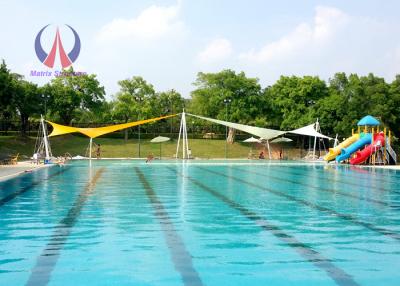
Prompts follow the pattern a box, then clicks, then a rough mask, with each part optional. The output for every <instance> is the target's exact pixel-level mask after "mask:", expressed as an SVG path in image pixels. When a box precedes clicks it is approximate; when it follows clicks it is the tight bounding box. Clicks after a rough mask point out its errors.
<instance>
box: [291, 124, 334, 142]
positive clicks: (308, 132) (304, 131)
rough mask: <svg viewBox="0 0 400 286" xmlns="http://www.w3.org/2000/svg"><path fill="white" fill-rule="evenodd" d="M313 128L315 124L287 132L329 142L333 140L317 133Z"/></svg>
mask: <svg viewBox="0 0 400 286" xmlns="http://www.w3.org/2000/svg"><path fill="white" fill-rule="evenodd" d="M314 126H315V123H313V124H310V125H307V126H304V127H301V128H298V129H295V130H292V131H288V132H289V133H293V134H298V135H305V136H311V137H319V138H325V139H329V140H331V139H333V138H331V137H328V136H325V135H324V134H321V133H319V132H317V131H316V130H315V128H314Z"/></svg>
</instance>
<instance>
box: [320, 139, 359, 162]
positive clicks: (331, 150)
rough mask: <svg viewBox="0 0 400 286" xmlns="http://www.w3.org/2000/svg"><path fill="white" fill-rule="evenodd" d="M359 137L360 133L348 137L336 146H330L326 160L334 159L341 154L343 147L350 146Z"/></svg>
mask: <svg viewBox="0 0 400 286" xmlns="http://www.w3.org/2000/svg"><path fill="white" fill-rule="evenodd" d="M358 139H360V134H358V133H357V134H354V135H353V136H351V137H349V138H347V139H346V140H344V141H343V142H342V143H340V144H339V145H337V146H336V147H335V148H329V153H328V154H326V155H325V157H324V160H325V161H328V162H329V161H332V160H334V159H335V158H336V156H337V155H339V154H340V152H341V150H342V149H343V148H346V147H347V146H350V145H351V144H353V143H354V142H356V141H357V140H358Z"/></svg>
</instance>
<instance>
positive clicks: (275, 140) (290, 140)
mask: <svg viewBox="0 0 400 286" xmlns="http://www.w3.org/2000/svg"><path fill="white" fill-rule="evenodd" d="M292 141H293V140H292V139H290V138H286V137H278V138H276V139H274V140H272V141H271V143H286V142H292Z"/></svg>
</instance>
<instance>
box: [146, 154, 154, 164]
mask: <svg viewBox="0 0 400 286" xmlns="http://www.w3.org/2000/svg"><path fill="white" fill-rule="evenodd" d="M153 159H154V156H153V154H149V155H148V156H147V159H146V163H150V162H151V161H153Z"/></svg>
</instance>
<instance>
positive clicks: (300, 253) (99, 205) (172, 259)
mask: <svg viewBox="0 0 400 286" xmlns="http://www.w3.org/2000/svg"><path fill="white" fill-rule="evenodd" d="M0 189H1V191H0V285H210V286H211V285H230V286H234V285H374V286H375V285H386V286H388V285H400V271H399V266H400V173H398V172H396V171H393V170H381V169H379V170H378V169H369V168H364V169H362V168H353V167H348V166H325V165H322V164H314V165H313V164H302V163H264V164H257V163H250V162H246V161H241V162H235V161H215V162H214V161H213V162H211V163H210V162H201V161H200V162H194V161H193V162H190V163H181V162H175V161H171V162H168V161H161V162H157V161H154V162H152V163H150V164H145V163H144V162H138V161H123V160H122V161H118V160H101V161H93V162H92V164H91V166H89V162H87V161H75V162H72V163H71V164H69V165H67V166H64V167H59V166H54V167H51V168H45V169H41V170H39V171H36V172H33V173H29V174H25V175H23V176H20V177H17V178H14V179H12V180H8V181H4V182H0Z"/></svg>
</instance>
